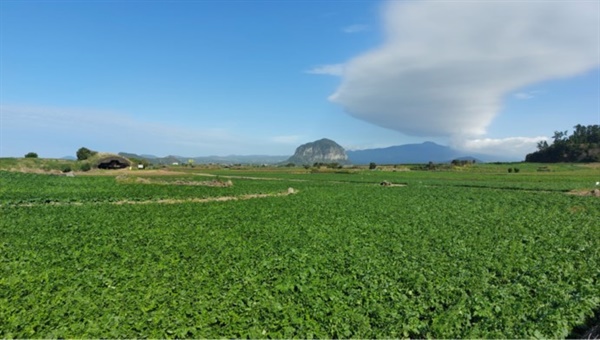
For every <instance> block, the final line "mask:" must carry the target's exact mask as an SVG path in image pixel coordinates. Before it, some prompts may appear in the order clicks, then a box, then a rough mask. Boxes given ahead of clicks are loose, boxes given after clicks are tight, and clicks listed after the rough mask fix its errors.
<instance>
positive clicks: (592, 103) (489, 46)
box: [0, 0, 600, 159]
mask: <svg viewBox="0 0 600 340" xmlns="http://www.w3.org/2000/svg"><path fill="white" fill-rule="evenodd" d="M516 13H518V14H516ZM599 15H600V4H599V3H598V2H596V1H569V2H567V1H564V2H561V1H555V2H545V3H544V2H523V3H520V2H511V3H510V5H506V4H502V2H494V1H487V2H486V1H482V2H479V4H477V3H474V2H450V1H394V2H375V1H252V0H249V1H143V0H142V1H27V0H23V1H10V0H8V1H7V0H4V1H2V2H0V30H1V31H0V39H1V41H0V43H1V46H0V57H1V60H0V86H1V88H0V105H1V106H0V109H1V112H0V157H21V156H23V155H24V154H25V153H27V152H29V151H34V152H37V153H38V154H39V155H40V157H62V156H66V155H74V154H75V151H76V150H77V149H78V148H79V147H81V146H85V147H88V148H91V149H94V150H99V151H106V152H120V151H125V152H134V153H146V154H155V155H159V156H165V155H169V154H176V155H184V156H203V155H229V154H246V155H248V154H271V155H287V154H292V153H293V152H294V150H295V148H296V147H297V146H298V145H299V144H302V143H306V142H310V141H313V140H316V139H319V138H323V137H327V138H330V139H333V140H335V141H337V142H338V143H340V144H341V145H342V146H344V147H346V148H349V149H364V148H371V147H384V146H391V145H399V144H405V143H419V142H423V141H427V140H429V141H435V142H438V143H440V144H445V145H451V146H453V147H456V148H459V149H463V150H465V153H468V152H469V151H471V152H480V153H491V154H495V155H498V156H499V157H509V158H513V159H522V158H523V157H524V155H525V153H526V152H529V151H532V150H533V149H534V148H535V143H536V142H537V141H538V140H540V139H542V138H547V137H549V136H551V135H552V133H553V131H555V130H565V129H571V128H572V127H573V126H574V125H575V124H584V125H588V124H599V123H600V103H599V98H600V72H599V69H598V66H599V65H600V20H599ZM509 23H510V25H509ZM507 27H509V28H507Z"/></svg>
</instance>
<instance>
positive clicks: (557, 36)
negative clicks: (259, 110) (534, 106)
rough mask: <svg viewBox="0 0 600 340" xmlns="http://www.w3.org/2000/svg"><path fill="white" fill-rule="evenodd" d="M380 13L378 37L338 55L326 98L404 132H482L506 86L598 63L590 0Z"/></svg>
mask: <svg viewBox="0 0 600 340" xmlns="http://www.w3.org/2000/svg"><path fill="white" fill-rule="evenodd" d="M382 13H383V20H384V27H385V34H386V40H385V43H384V44H383V45H382V46H380V47H379V48H377V49H374V50H371V51H368V52H366V53H364V54H362V55H360V56H357V57H356V58H354V59H352V60H350V61H349V62H348V63H346V64H345V65H344V67H343V70H344V71H343V75H342V82H341V85H340V86H339V88H338V89H337V90H336V91H335V93H333V94H332V95H331V96H330V97H329V99H330V100H331V101H332V102H335V103H338V104H340V105H342V106H343V107H344V108H345V110H346V111H347V112H348V113H349V114H350V115H352V116H354V117H356V118H359V119H362V120H365V121H367V122H371V123H374V124H376V125H379V126H382V127H386V128H390V129H394V130H397V131H399V132H402V133H405V134H408V135H414V136H449V137H453V138H454V139H456V138H470V137H475V136H481V135H483V134H484V133H485V132H486V128H487V126H488V125H489V124H490V122H491V121H492V119H493V118H494V117H495V116H496V115H497V114H498V112H499V111H500V109H501V106H502V100H503V99H504V98H505V97H506V96H507V95H509V94H510V93H512V92H514V91H515V90H518V89H520V88H522V87H524V86H526V85H530V84H534V83H538V82H541V81H545V80H549V79H556V78H562V77H569V76H574V75H577V74H580V73H582V72H585V71H588V70H591V69H593V68H594V67H597V66H598V64H599V62H600V56H599V52H598V50H599V49H598V45H599V34H600V33H599V22H600V20H599V13H600V8H599V4H598V3H596V2H584V1H577V2H568V1H548V2H537V1H536V2H534V1H528V2H517V1H511V2H501V1H485V2H470V1H469V2H456V1H392V2H388V3H386V4H385V5H384V8H383V11H382ZM314 73H317V72H314ZM321 73H330V74H331V73H333V72H321Z"/></svg>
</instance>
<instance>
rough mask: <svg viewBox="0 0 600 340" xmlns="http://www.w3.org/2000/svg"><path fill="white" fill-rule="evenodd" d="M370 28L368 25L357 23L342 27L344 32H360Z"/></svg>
mask: <svg viewBox="0 0 600 340" xmlns="http://www.w3.org/2000/svg"><path fill="white" fill-rule="evenodd" d="M368 29H369V26H367V25H362V24H356V25H350V26H346V27H344V28H342V32H344V33H359V32H364V31H366V30H368Z"/></svg>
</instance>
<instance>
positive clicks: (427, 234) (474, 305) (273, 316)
mask: <svg viewBox="0 0 600 340" xmlns="http://www.w3.org/2000/svg"><path fill="white" fill-rule="evenodd" d="M521 169H522V171H521V173H520V174H519V176H510V175H509V174H507V173H506V168H505V167H498V171H497V172H493V173H489V174H486V173H471V174H470V176H468V175H467V174H461V173H450V172H447V173H443V172H440V173H435V172H410V173H382V172H377V171H364V172H360V173H356V174H336V173H330V174H321V173H318V174H310V173H307V174H303V175H300V174H293V173H280V174H273V173H254V175H255V176H256V177H262V178H263V179H262V180H252V179H242V178H235V177H234V178H233V179H232V180H233V182H234V186H232V187H226V188H213V187H203V186H193V185H189V186H185V185H175V184H176V183H180V182H181V181H183V180H185V181H190V182H192V181H199V180H204V177H201V176H197V175H195V174H193V173H190V175H188V176H186V177H178V176H172V177H164V178H160V183H161V184H152V183H150V184H148V183H144V182H143V181H138V180H126V181H118V180H116V179H115V178H114V177H88V176H80V177H73V178H68V177H63V176H47V175H34V174H19V173H9V172H1V171H0V320H1V322H2V327H0V338H13V337H18V338H58V337H62V338H65V337H69V338H73V337H75V338H100V337H110V338H116V337H119V338H123V337H127V338H134V337H135V338H139V337H144V338H176V337H178V338H181V337H186V338H222V337H227V338H241V337H251V338H267V337H270V338H292V337H295V338H316V337H318V338H333V337H338V338H350V337H352V338H391V337H403V338H406V337H413V338H414V337H416V338H423V337H434V338H465V337H468V338H532V337H538V338H540V337H546V338H561V337H565V336H567V335H568V334H569V332H570V331H571V329H573V327H574V326H576V325H578V324H581V323H583V322H584V321H585V319H586V317H588V316H590V315H591V314H592V313H593V311H594V309H596V308H599V307H600V267H598V263H600V229H599V228H598V219H599V218H600V206H599V205H598V200H597V198H594V197H580V196H571V195H566V194H565V193H564V192H563V191H565V190H568V189H569V188H571V189H573V188H577V187H580V186H583V185H585V183H587V182H591V179H592V178H595V177H594V176H596V175H598V171H597V170H594V169H591V170H585V169H584V170H580V171H579V172H575V171H571V172H554V173H542V174H538V173H535V172H534V171H535V170H531V169H534V168H529V167H527V166H521ZM229 175H234V176H235V174H232V173H231V172H229ZM240 175H243V176H241V177H248V176H250V175H252V173H248V174H244V173H240ZM180 176H181V175H180ZM384 176H385V178H387V179H389V180H390V181H392V182H394V183H398V182H405V183H407V184H408V186H405V187H387V188H382V187H380V186H379V185H378V181H379V180H380V179H381V178H384ZM275 177H277V178H275ZM522 182H528V183H522ZM157 183H158V182H157ZM168 183H173V184H174V185H169V184H168ZM288 186H293V187H294V188H295V189H297V190H298V191H299V193H297V194H295V195H289V196H278V197H266V198H260V199H247V200H239V201H223V202H211V203H193V202H188V203H180V204H169V205H167V204H161V203H159V201H156V203H149V204H117V203H119V202H120V201H122V200H124V199H126V200H128V201H131V202H135V201H140V202H141V201H144V202H145V201H148V200H157V199H158V198H177V199H190V198H194V197H219V196H221V197H222V196H239V195H243V194H247V193H270V192H280V191H282V190H285V189H286V188H287V187H288Z"/></svg>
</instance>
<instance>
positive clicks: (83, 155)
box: [76, 147, 98, 161]
mask: <svg viewBox="0 0 600 340" xmlns="http://www.w3.org/2000/svg"><path fill="white" fill-rule="evenodd" d="M97 153H98V152H97V151H93V150H90V149H88V148H86V147H81V148H79V150H77V153H76V155H77V160H79V161H85V160H86V159H88V158H90V157H92V156H94V155H95V154H97Z"/></svg>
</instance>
